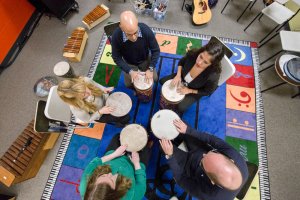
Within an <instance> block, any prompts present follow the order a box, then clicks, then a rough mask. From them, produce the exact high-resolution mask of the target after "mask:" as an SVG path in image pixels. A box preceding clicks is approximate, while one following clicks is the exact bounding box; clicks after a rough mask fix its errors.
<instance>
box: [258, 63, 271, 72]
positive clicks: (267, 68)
mask: <svg viewBox="0 0 300 200" xmlns="http://www.w3.org/2000/svg"><path fill="white" fill-rule="evenodd" d="M273 66H274V64H271V65H270V66H268V67H266V68H264V69H262V70H260V71H259V73H260V72H263V71H265V70H267V69H269V68H271V67H273Z"/></svg>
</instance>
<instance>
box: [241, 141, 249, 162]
mask: <svg viewBox="0 0 300 200" xmlns="http://www.w3.org/2000/svg"><path fill="white" fill-rule="evenodd" d="M239 149H240V151H239V152H240V154H241V155H242V156H243V158H244V159H245V161H248V160H249V159H248V158H247V155H248V148H247V146H246V145H244V144H240V148H239Z"/></svg>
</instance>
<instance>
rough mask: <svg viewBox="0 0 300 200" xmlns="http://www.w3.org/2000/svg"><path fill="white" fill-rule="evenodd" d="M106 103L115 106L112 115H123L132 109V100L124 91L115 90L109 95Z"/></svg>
mask: <svg viewBox="0 0 300 200" xmlns="http://www.w3.org/2000/svg"><path fill="white" fill-rule="evenodd" d="M106 105H107V106H110V107H114V108H115V110H114V111H113V112H112V113H111V115H113V116H115V117H123V116H125V115H127V114H128V113H129V111H130V110H131V107H132V101H131V99H130V97H129V96H128V95H127V94H125V93H124V92H114V93H112V94H111V95H109V96H108V98H107V100H106Z"/></svg>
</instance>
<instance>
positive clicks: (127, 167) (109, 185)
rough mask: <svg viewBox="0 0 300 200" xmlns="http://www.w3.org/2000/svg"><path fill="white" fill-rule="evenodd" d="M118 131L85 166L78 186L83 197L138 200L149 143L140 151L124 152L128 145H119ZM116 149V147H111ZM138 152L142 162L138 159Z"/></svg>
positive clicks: (144, 175) (143, 190)
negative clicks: (98, 154)
mask: <svg viewBox="0 0 300 200" xmlns="http://www.w3.org/2000/svg"><path fill="white" fill-rule="evenodd" d="M119 137H120V135H119V134H117V135H116V136H115V137H114V138H113V139H112V140H111V142H110V144H109V146H108V148H107V149H106V153H105V155H104V156H103V157H101V158H98V157H96V158H94V159H93V160H92V161H91V162H90V163H89V164H88V166H87V167H86V168H85V170H84V172H83V174H82V177H81V181H80V186H79V191H80V196H81V198H82V199H84V200H118V199H122V200H140V199H142V198H143V197H144V194H145V192H146V167H145V165H147V162H148V158H149V151H150V149H149V148H148V147H145V148H144V149H143V150H142V151H141V152H140V154H139V153H138V152H132V153H131V155H130V156H127V155H124V154H125V151H126V148H127V146H125V145H122V146H120V141H119ZM114 149H115V150H114ZM140 155H141V162H140Z"/></svg>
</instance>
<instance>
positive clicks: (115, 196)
mask: <svg viewBox="0 0 300 200" xmlns="http://www.w3.org/2000/svg"><path fill="white" fill-rule="evenodd" d="M108 173H111V168H110V166H109V165H103V166H98V167H97V168H96V169H95V171H94V172H93V174H92V175H91V177H90V178H89V180H88V184H87V188H86V192H85V194H84V200H119V199H121V198H122V197H123V196H125V195H126V193H127V191H128V190H129V189H130V187H131V180H130V179H129V178H126V177H125V176H122V175H120V174H119V175H118V177H117V181H116V188H115V189H112V188H111V187H110V186H109V185H108V184H105V183H98V184H96V181H97V178H98V177H99V176H101V175H103V174H108Z"/></svg>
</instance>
